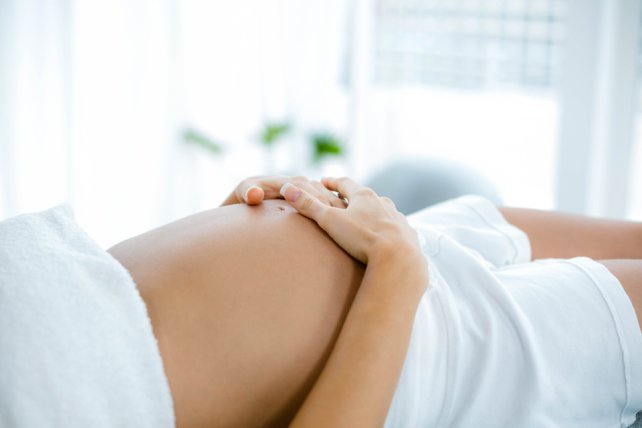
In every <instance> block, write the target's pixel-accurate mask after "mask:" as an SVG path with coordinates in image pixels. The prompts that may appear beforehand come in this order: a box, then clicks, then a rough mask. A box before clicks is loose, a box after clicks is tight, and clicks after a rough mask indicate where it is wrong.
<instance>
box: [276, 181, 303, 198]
mask: <svg viewBox="0 0 642 428" xmlns="http://www.w3.org/2000/svg"><path fill="white" fill-rule="evenodd" d="M290 187H292V188H293V189H292V191H291V192H290V194H289V195H286V192H287V190H288V189H289V188H290ZM279 193H280V194H281V196H283V197H284V198H285V199H287V200H288V201H290V202H296V200H297V199H299V196H301V190H299V189H297V188H296V187H294V185H292V183H285V184H284V185H283V187H281V190H279Z"/></svg>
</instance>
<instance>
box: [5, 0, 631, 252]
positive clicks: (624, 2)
mask: <svg viewBox="0 0 642 428" xmlns="http://www.w3.org/2000/svg"><path fill="white" fill-rule="evenodd" d="M641 26H642V8H641V5H640V0H448V1H445V0H343V1H341V0H307V1H300V0H242V1H234V2H232V1H220V0H210V1H205V0H163V1H152V0H110V1H108V2H106V1H97V0H0V218H5V217H8V216H11V215H15V214H18V213H21V212H25V211H33V210H40V209H45V208H47V207H49V206H51V205H53V204H56V203H59V202H62V201H68V202H70V203H71V204H72V206H73V207H74V209H75V212H76V216H77V219H78V221H79V222H80V223H81V225H83V226H84V227H85V228H86V229H87V230H88V231H89V233H90V234H91V235H92V236H93V237H94V238H95V239H96V240H97V241H98V242H99V243H100V244H102V245H105V246H107V245H111V244H113V243H115V242H117V241H119V240H122V239H124V238H126V237H129V236H132V235H134V234H138V233H141V232H142V231H145V230H147V229H149V228H152V227H155V226H157V225H160V224H162V223H164V222H168V221H170V220H172V219H176V218H178V217H180V216H183V215H186V214H190V213H193V212H195V211H198V210H202V209H207V208H212V207H214V206H217V205H218V204H220V202H221V201H222V200H223V199H224V198H225V197H226V196H227V194H229V192H230V191H231V190H232V189H233V188H234V186H235V185H236V184H237V183H238V182H239V181H240V180H241V179H243V178H245V177H247V176H249V175H258V174H275V173H278V174H304V175H308V176H310V177H314V178H318V177H320V176H322V175H334V174H340V175H351V176H353V177H355V178H357V179H358V180H362V181H364V180H365V181H367V180H368V179H369V178H370V177H372V176H374V175H376V174H377V171H380V170H381V169H382V168H385V167H386V166H387V165H389V164H390V163H391V162H395V161H399V160H404V159H412V160H414V161H417V160H421V159H424V158H425V159H442V160H446V161H456V162H457V163H458V164H461V165H465V166H466V167H469V168H472V169H473V170H475V171H477V172H479V173H480V174H482V175H483V176H484V177H486V178H487V179H488V180H490V181H491V182H492V183H494V184H495V186H496V187H497V189H498V191H499V194H500V195H501V198H502V200H503V202H504V203H505V204H508V205H518V206H526V207H534V208H545V209H547V208H555V209H560V210H564V211H572V212H579V213H585V214H590V215H601V216H607V217H618V218H633V219H638V220H642V134H641V133H640V132H638V129H639V128H640V124H641V123H642V122H641V121H640V119H641V118H642V116H641V115H640V112H641V110H640V108H641V107H642V105H641V104H640V103H638V102H637V101H638V99H639V98H640V83H641V82H642V68H641V65H642V64H641V58H642V55H641V52H642V43H641V40H642V37H641V35H642V31H640V30H641ZM434 185H435V186H437V185H438V183H435V184H434Z"/></svg>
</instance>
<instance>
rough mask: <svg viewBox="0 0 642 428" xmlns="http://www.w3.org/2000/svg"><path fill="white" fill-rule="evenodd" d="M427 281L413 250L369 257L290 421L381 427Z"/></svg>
mask: <svg viewBox="0 0 642 428" xmlns="http://www.w3.org/2000/svg"><path fill="white" fill-rule="evenodd" d="M427 283H428V273H427V266H426V261H425V259H424V257H423V256H422V255H421V254H420V253H419V252H418V251H412V252H408V253H406V254H401V255H400V254H394V253H393V255H389V254H382V256H381V257H380V258H379V259H375V260H372V261H370V263H369V264H368V267H367V269H366V273H365V276H364V279H363V282H362V284H361V287H360V289H359V292H358V294H357V296H356V298H355V301H354V303H353V305H352V307H351V309H350V312H349V313H348V316H347V318H346V321H345V323H344V325H343V328H342V330H341V333H340V335H339V338H338V340H337V343H336V345H335V347H334V350H333V351H332V354H331V355H330V358H329V360H328V362H327V364H326V366H325V368H324V369H323V371H322V373H321V375H320V377H319V379H318V380H317V382H316V384H315V385H314V387H313V389H312V391H311V392H310V394H309V395H308V397H307V398H306V400H305V401H304V403H303V406H302V407H301V409H300V411H299V413H298V414H297V415H296V417H295V419H294V421H293V423H292V426H296V427H300V426H302V427H311V426H324V427H325V426H337V427H340V426H346V427H354V426H373V427H374V426H377V427H378V426H382V425H383V423H384V421H385V418H386V415H387V411H388V408H389V406H390V402H391V400H392V396H393V394H394V391H395V388H396V385H397V381H398V379H399V375H400V373H401V369H402V367H403V362H404V359H405V356H406V351H407V347H408V342H409V340H410V334H411V332H412V325H413V321H414V317H415V312H416V309H417V305H418V303H419V300H420V299H421V296H422V295H423V292H424V290H425V288H426V285H427Z"/></svg>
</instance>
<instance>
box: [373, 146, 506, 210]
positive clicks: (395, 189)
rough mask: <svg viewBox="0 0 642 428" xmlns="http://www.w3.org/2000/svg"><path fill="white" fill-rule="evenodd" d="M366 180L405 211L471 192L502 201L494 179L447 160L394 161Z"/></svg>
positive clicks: (495, 201) (375, 189)
mask: <svg viewBox="0 0 642 428" xmlns="http://www.w3.org/2000/svg"><path fill="white" fill-rule="evenodd" d="M365 183H366V185H367V186H368V187H371V188H372V189H373V190H374V191H375V192H377V193H378V194H379V195H380V196H387V197H389V198H390V199H392V200H393V201H394V203H395V205H396V206H397V209H398V210H399V211H400V212H402V213H404V214H411V213H413V212H415V211H418V210H420V209H422V208H425V207H427V206H429V205H434V204H437V203H439V202H443V201H446V200H448V199H453V198H456V197H458V196H462V195H468V194H474V195H480V196H484V197H486V198H487V199H489V200H490V201H491V202H493V203H494V204H496V205H501V202H502V200H501V197H500V196H499V192H498V191H497V188H496V187H495V186H494V185H493V184H492V183H491V182H490V180H488V179H487V178H486V177H484V176H483V175H482V174H480V173H479V172H477V171H475V170H474V169H473V168H471V167H470V166H467V165H465V164H462V163H459V162H456V161H451V160H446V159H436V158H427V159H407V160H398V161H395V162H391V163H390V164H388V165H386V166H385V167H384V168H382V169H381V170H379V171H378V172H377V173H375V174H373V175H372V176H371V177H370V178H369V179H368V180H366V182H365Z"/></svg>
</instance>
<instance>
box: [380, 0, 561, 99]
mask: <svg viewBox="0 0 642 428" xmlns="http://www.w3.org/2000/svg"><path fill="white" fill-rule="evenodd" d="M565 10H566V0H511V1H502V0H459V1H441V0H420V1H418V0H376V2H375V23H374V25H375V39H374V58H373V79H374V81H375V82H376V83H378V84H385V85H395V84H414V83H420V84H434V85H440V86H444V85H445V86H454V87H460V88H475V89H476V88H489V87H497V86H500V87H501V86H513V85H516V86H521V87H529V88H542V89H543V88H546V89H548V88H551V87H552V86H553V85H554V84H555V83H556V81H557V78H558V74H559V73H558V67H556V64H557V61H556V60H555V58H556V57H557V56H558V55H559V53H560V50H561V49H562V38H563V35H564V21H565V16H564V15H565Z"/></svg>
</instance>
